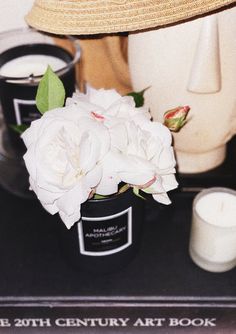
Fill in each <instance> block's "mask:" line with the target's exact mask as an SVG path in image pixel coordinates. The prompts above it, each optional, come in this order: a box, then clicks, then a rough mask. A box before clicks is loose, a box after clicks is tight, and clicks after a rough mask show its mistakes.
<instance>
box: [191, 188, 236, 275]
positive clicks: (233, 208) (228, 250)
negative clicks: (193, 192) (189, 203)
mask: <svg viewBox="0 0 236 334" xmlns="http://www.w3.org/2000/svg"><path fill="white" fill-rule="evenodd" d="M189 251H190V256H191V258H192V260H193V261H194V262H195V263H196V264H197V265H199V266H200V267H201V268H203V269H205V270H208V271H212V272H223V271H227V270H230V269H232V268H233V267H235V266H236V191H234V190H231V189H227V188H210V189H206V190H203V191H202V192H201V193H199V194H198V195H197V196H196V198H195V200H194V203H193V216H192V228H191V236H190V247H189Z"/></svg>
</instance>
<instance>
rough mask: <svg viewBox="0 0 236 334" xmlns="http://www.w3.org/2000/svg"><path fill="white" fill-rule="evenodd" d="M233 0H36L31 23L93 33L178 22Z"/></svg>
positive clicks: (49, 28)
mask: <svg viewBox="0 0 236 334" xmlns="http://www.w3.org/2000/svg"><path fill="white" fill-rule="evenodd" d="M235 3H236V1H232V0H116V1H115V0H107V1H105V0H93V1H92V0H70V1H67V0H65V1H64V0H36V1H35V3H34V5H33V7H32V9H31V11H30V13H29V14H28V15H27V16H26V21H27V23H28V24H29V25H30V26H32V27H34V28H36V29H38V30H42V31H46V32H50V33H54V34H63V35H64V34H65V35H89V34H99V33H102V34H103V33H117V32H126V31H136V30H142V29H148V28H154V27H158V26H163V25H168V24H171V23H176V22H178V21H183V20H187V19H190V18H193V17H196V16H199V15H203V14H206V13H209V12H212V11H215V10H217V9H219V8H222V7H224V6H227V5H230V4H235Z"/></svg>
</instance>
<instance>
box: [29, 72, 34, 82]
mask: <svg viewBox="0 0 236 334" xmlns="http://www.w3.org/2000/svg"><path fill="white" fill-rule="evenodd" d="M29 81H30V82H34V73H31V74H30V75H29Z"/></svg>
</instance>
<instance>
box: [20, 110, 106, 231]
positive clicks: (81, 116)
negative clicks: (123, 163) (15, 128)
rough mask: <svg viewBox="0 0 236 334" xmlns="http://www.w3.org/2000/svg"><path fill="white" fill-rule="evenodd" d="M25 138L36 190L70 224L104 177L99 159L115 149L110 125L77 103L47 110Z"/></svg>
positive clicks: (26, 155) (32, 183)
mask: <svg viewBox="0 0 236 334" xmlns="http://www.w3.org/2000/svg"><path fill="white" fill-rule="evenodd" d="M22 138H23V140H24V143H25V145H26V147H27V152H26V154H25V155H24V160H25V164H26V167H27V169H28V172H29V174H30V185H31V188H32V190H34V191H35V193H36V194H37V197H38V198H39V200H40V201H41V203H42V205H43V206H44V208H45V209H46V210H47V211H49V212H50V213H51V214H55V213H56V212H59V214H60V216H61V218H62V220H63V221H64V223H65V224H66V226H67V227H68V228H70V227H71V226H72V225H73V224H74V223H75V222H76V221H78V220H79V219H80V205H81V203H83V202H85V201H86V200H87V199H88V197H89V194H90V192H91V191H92V189H93V188H95V187H96V186H97V184H98V183H99V181H100V179H101V177H102V168H101V166H99V162H100V161H101V160H102V159H103V157H104V156H105V155H106V153H107V152H108V150H109V149H110V135H109V133H108V130H107V128H106V127H105V126H104V125H103V124H102V123H101V122H100V121H99V120H97V119H96V117H93V115H91V114H87V112H86V111H85V112H84V111H82V110H80V111H78V109H77V108H75V106H73V105H72V106H69V107H65V108H59V109H54V110H52V111H48V112H46V113H45V114H44V115H43V116H42V117H41V118H40V119H39V120H36V121H34V122H32V123H31V126H30V128H28V129H27V130H26V131H25V132H24V133H23V135H22Z"/></svg>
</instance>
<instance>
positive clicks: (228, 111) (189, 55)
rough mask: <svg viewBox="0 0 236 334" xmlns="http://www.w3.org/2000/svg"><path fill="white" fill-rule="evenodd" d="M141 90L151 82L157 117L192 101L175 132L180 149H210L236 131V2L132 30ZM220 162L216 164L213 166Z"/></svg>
mask: <svg viewBox="0 0 236 334" xmlns="http://www.w3.org/2000/svg"><path fill="white" fill-rule="evenodd" d="M129 65H130V71H131V78H132V82H133V86H134V89H135V90H141V89H143V88H145V87H148V86H151V88H150V89H149V90H148V91H147V92H146V95H145V96H146V103H147V105H149V106H150V109H151V113H152V115H153V118H154V119H156V120H159V121H160V122H162V120H163V113H164V112H165V111H166V110H168V109H171V108H173V107H176V106H179V105H189V106H190V107H191V111H190V114H189V121H188V123H187V124H186V125H185V126H184V128H183V129H181V131H180V132H179V133H177V134H174V144H175V149H176V150H177V152H178V151H181V152H186V153H188V152H190V153H191V154H192V153H193V154H194V153H196V154H199V153H202V152H203V153H205V152H207V151H211V150H214V149H216V148H217V147H219V146H222V145H224V144H225V143H226V142H227V141H228V140H229V139H230V138H231V137H232V135H233V134H235V133H236V94H235V89H236V8H235V7H234V8H232V9H230V10H227V11H224V12H221V13H218V14H214V15H210V16H207V17H204V18H201V19H198V20H194V21H191V22H187V23H184V24H180V25H176V26H173V27H169V28H165V29H159V30H155V31H150V32H144V33H139V34H131V35H130V36H129ZM213 167H214V166H213Z"/></svg>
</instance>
